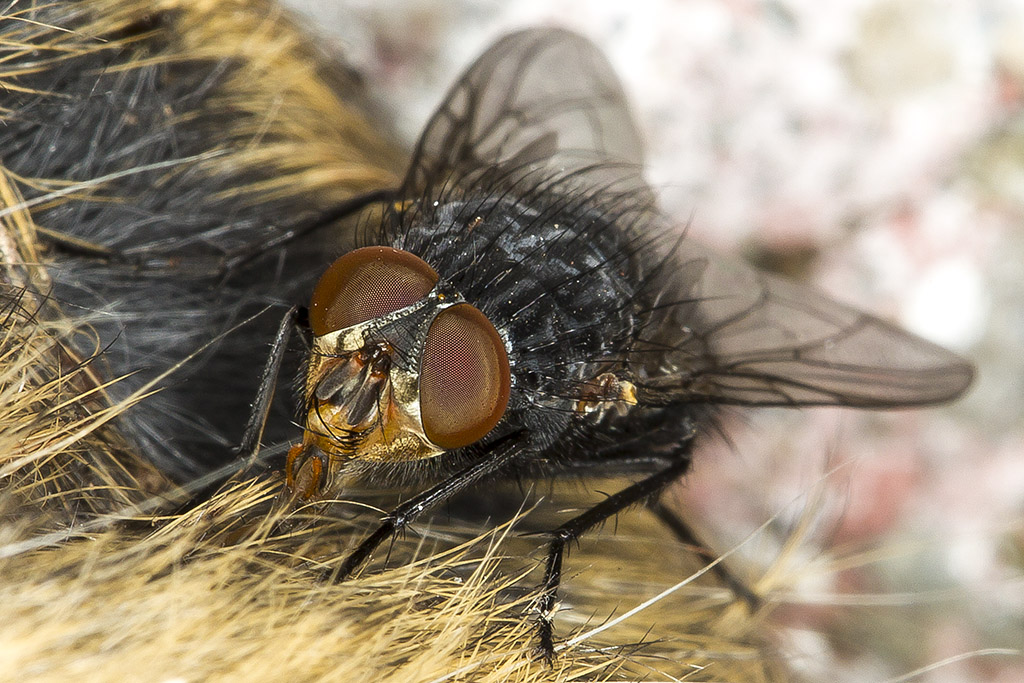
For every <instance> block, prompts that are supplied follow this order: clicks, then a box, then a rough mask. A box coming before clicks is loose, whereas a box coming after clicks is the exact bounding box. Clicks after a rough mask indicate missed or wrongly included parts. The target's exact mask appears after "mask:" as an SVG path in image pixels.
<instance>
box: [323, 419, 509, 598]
mask: <svg viewBox="0 0 1024 683" xmlns="http://www.w3.org/2000/svg"><path fill="white" fill-rule="evenodd" d="M521 435H522V433H521V432H513V433H512V434H508V435H506V436H503V437H501V438H500V439H498V440H496V441H495V442H494V443H492V444H490V447H489V448H488V451H487V452H486V453H485V454H484V455H483V457H481V459H479V460H478V461H476V462H474V463H473V464H472V465H470V466H469V467H467V468H466V469H464V470H462V471H461V472H458V473H456V474H454V475H452V476H451V477H449V478H447V479H445V480H444V481H442V482H441V483H440V484H437V485H436V486H434V487H433V488H430V489H428V490H426V491H424V492H423V493H420V494H419V495H417V496H415V497H413V498H410V499H409V500H407V501H405V502H404V503H402V504H401V505H399V506H398V507H397V508H395V509H394V510H392V511H391V513H390V514H388V516H387V517H385V518H384V520H383V521H382V522H381V524H380V526H378V527H377V529H376V530H375V531H374V532H373V533H372V534H370V535H369V536H367V537H366V538H365V539H364V540H363V542H362V543H360V544H359V545H358V546H357V547H356V549H355V550H353V551H352V552H351V553H350V554H349V556H348V557H346V558H345V561H344V562H342V564H341V566H340V567H339V568H338V569H337V570H336V572H335V573H334V575H333V578H334V580H336V581H344V580H345V579H347V578H348V577H349V576H350V575H351V574H352V572H354V571H355V570H356V569H357V568H358V567H359V566H360V565H361V564H362V563H363V562H365V561H366V560H367V559H368V558H369V557H370V555H372V554H373V551H374V550H376V549H377V547H378V546H379V545H380V544H381V543H383V542H384V541H385V540H387V539H389V538H392V537H393V536H394V535H395V534H397V533H399V532H400V531H402V530H403V529H404V528H405V527H407V526H408V525H409V524H411V523H412V522H413V521H414V520H416V518H417V517H419V516H420V515H422V514H423V513H424V512H426V511H428V510H430V509H431V508H433V507H435V506H436V505H438V504H440V503H443V502H444V501H446V500H448V499H449V498H451V497H452V496H454V495H455V494H457V493H458V492H459V491H462V490H463V489H465V488H466V487H468V486H470V485H471V484H474V483H476V482H477V481H479V480H481V479H483V478H485V477H486V476H488V475H490V474H493V473H494V472H496V471H497V470H499V469H501V468H502V467H503V466H505V465H507V464H508V463H509V462H510V461H511V460H513V459H514V458H515V457H516V456H517V455H519V454H520V453H521V452H522V450H521V448H520V447H519V445H520V444H519V440H520V436H521Z"/></svg>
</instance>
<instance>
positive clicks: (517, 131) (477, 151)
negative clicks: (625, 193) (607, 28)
mask: <svg viewBox="0 0 1024 683" xmlns="http://www.w3.org/2000/svg"><path fill="white" fill-rule="evenodd" d="M642 163H643V154H642V144H641V140H640V135H639V133H638V132H637V128H636V125H635V123H634V121H633V118H632V116H631V115H630V113H629V108H628V106H627V104H626V98H625V95H624V93H623V91H622V87H621V85H620V84H619V81H618V79H617V77H616V76H615V73H614V72H613V71H612V68H611V66H610V65H609V64H608V62H607V60H606V59H605V58H604V56H603V55H601V53H600V51H599V50H598V49H597V48H596V47H595V46H594V45H593V44H592V43H590V42H589V41H588V40H587V39H585V38H583V37H581V36H579V35H576V34H573V33H570V32H567V31H563V30H559V29H531V30H526V31H520V32H518V33H513V34H511V35H508V36H506V37H505V38H503V39H501V40H499V41H498V42H497V43H495V44H494V45H493V46H492V47H491V48H490V49H489V50H488V51H487V52H485V53H484V54H483V55H482V56H481V57H480V58H479V59H477V61H476V62H475V63H474V64H473V65H472V66H470V68H469V69H468V70H467V71H466V72H465V73H464V74H463V76H462V77H461V78H460V79H459V80H458V81H457V82H456V83H455V85H454V86H453V87H452V89H451V90H450V91H449V92H448V94H447V96H446V97H445V99H444V101H443V102H442V104H441V105H440V106H439V108H438V109H437V111H436V112H435V113H434V115H433V116H432V117H431V119H430V121H429V122H428V124H427V127H426V129H425V130H424V132H423V135H422V136H421V138H420V140H419V143H418V144H417V147H416V151H415V153H414V156H413V161H412V165H411V167H410V169H409V173H408V175H407V176H406V180H405V184H404V187H403V195H404V196H405V197H408V198H415V197H429V196H434V195H436V194H437V193H438V192H439V191H440V188H442V187H443V188H445V189H449V188H451V187H453V186H456V185H462V186H470V185H472V184H474V181H475V182H480V181H481V178H480V176H481V175H482V174H485V173H487V174H492V175H491V176H490V178H493V177H494V174H500V175H501V176H502V178H503V179H505V181H506V182H505V183H504V184H506V185H508V184H510V183H515V182H516V181H517V180H521V179H523V178H524V177H529V178H530V179H532V180H534V181H535V182H537V183H539V182H543V181H546V180H551V179H553V178H556V177H558V178H565V177H567V176H569V175H572V174H573V173H575V174H576V175H578V176H580V178H579V180H580V182H581V183H583V184H586V185H589V186H590V187H598V186H603V187H608V186H610V185H614V186H615V187H616V188H617V189H620V190H623V189H627V188H624V187H623V183H626V184H631V185H632V189H634V190H636V189H643V190H646V187H644V186H643V183H642V180H640V168H641V166H642ZM485 182H486V181H485Z"/></svg>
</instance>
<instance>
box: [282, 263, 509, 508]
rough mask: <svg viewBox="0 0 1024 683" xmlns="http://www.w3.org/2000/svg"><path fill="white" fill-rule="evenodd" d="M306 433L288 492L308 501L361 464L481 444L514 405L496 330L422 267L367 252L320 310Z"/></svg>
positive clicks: (337, 274) (338, 270)
mask: <svg viewBox="0 0 1024 683" xmlns="http://www.w3.org/2000/svg"><path fill="white" fill-rule="evenodd" d="M310 327H311V328H312V330H313V335H314V340H313V349H312V353H311V355H310V362H309V368H308V370H307V374H306V387H305V406H306V414H305V430H304V433H303V440H302V443H301V444H299V445H297V446H294V447H293V448H292V449H291V450H290V451H289V453H288V461H287V465H286V474H287V478H288V483H289V485H290V486H291V487H292V489H293V490H295V491H296V492H297V493H298V494H299V495H301V496H302V497H305V498H313V497H316V496H319V495H321V494H323V493H324V492H325V490H329V489H330V488H331V487H332V482H333V481H334V480H335V479H336V477H337V475H338V473H339V471H340V470H341V469H342V468H343V466H344V465H345V463H347V462H350V461H353V460H363V461H385V462H388V461H390V462H400V461H410V460H421V459H424V458H431V457H434V456H437V455H440V454H441V453H444V452H445V451H448V450H453V449H456V448H462V447H464V446H468V445H470V444H473V443H475V442H477V441H479V440H480V439H482V438H483V437H484V436H486V435H487V434H488V433H489V432H490V431H491V430H492V429H493V428H494V426H495V425H496V424H497V423H498V421H499V420H500V419H501V417H502V415H503V414H504V412H505V408H506V406H507V405H508V398H509V392H510V387H511V378H510V370H509V362H508V354H507V352H506V350H505V345H504V342H503V340H502V338H501V336H500V335H499V334H498V332H497V330H496V329H495V327H494V325H493V324H492V323H491V322H490V320H488V319H487V317H486V316H485V315H484V314H483V313H481V312H480V311H479V310H478V309H477V308H475V307H474V306H472V305H470V304H468V303H466V302H465V301H464V300H463V299H462V297H461V295H459V294H458V293H457V292H454V291H451V290H450V288H445V287H444V285H443V284H439V278H438V275H437V273H436V272H434V270H433V269H432V268H431V267H430V266H429V265H427V264H426V263H425V262H424V261H423V260H422V259H420V258H419V257H417V256H415V255H413V254H410V253H409V252H405V251H400V250H398V249H393V248H391V247H366V248H363V249H357V250H355V251H352V252H349V253H348V254H345V255H344V256H342V257H341V258H339V259H338V260H337V261H335V262H334V264H332V265H331V266H330V267H329V268H328V269H327V271H326V272H325V273H324V275H323V276H322V277H321V279H320V282H319V283H318V284H317V287H316V289H315V290H314V293H313V298H312V302H311V305H310Z"/></svg>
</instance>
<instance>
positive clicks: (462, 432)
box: [420, 304, 511, 449]
mask: <svg viewBox="0 0 1024 683" xmlns="http://www.w3.org/2000/svg"><path fill="white" fill-rule="evenodd" d="M510 386H511V381H510V378H509V365H508V354H507V353H506V352H505V345H504V343H503V342H502V339H501V337H500V336H499V335H498V331H497V330H496V329H494V325H492V324H491V321H490V320H488V319H487V316H485V315H484V314H483V313H481V312H480V311H479V310H478V309H477V308H475V307H473V306H471V305H469V304H459V305H457V306H452V307H451V308H448V309H445V310H444V311H442V312H441V313H439V314H438V316H437V318H435V319H434V322H433V323H432V324H431V325H430V330H429V332H428V333H427V343H426V347H425V348H424V350H423V358H422V360H421V364H420V410H421V414H422V418H423V429H424V432H425V433H426V435H427V438H429V439H430V440H431V441H433V442H434V443H435V444H437V445H438V446H440V447H441V448H445V449H452V448H461V447H462V446H468V445H469V444H471V443H474V442H476V441H479V440H480V439H482V438H483V437H484V436H486V435H487V433H488V432H489V431H491V429H493V428H494V425H496V424H498V420H500V419H501V416H502V415H503V414H504V412H505V407H506V406H507V405H508V396H509V390H510Z"/></svg>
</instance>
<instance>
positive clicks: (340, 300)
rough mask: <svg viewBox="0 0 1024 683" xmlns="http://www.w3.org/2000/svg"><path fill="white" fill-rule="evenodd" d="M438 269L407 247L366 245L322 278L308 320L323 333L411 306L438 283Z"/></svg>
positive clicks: (317, 330) (331, 266)
mask: <svg viewBox="0 0 1024 683" xmlns="http://www.w3.org/2000/svg"><path fill="white" fill-rule="evenodd" d="M437 279H438V278H437V273H436V272H434V269H433V268H431V267H430V266H428V265H427V263H426V262H425V261H424V260H423V259H421V258H419V257H418V256H414V255H413V254H410V253H409V252H407V251H401V250H399V249H393V248H392V247H363V248H362V249H356V250H355V251H350V252H349V253H347V254H345V255H344V256H342V257H341V258H339V259H338V260H337V261H335V262H334V263H332V264H331V265H330V267H328V268H327V270H326V271H325V272H324V274H323V275H322V276H321V277H320V281H319V282H318V283H317V285H316V289H314V290H313V299H312V301H311V302H310V305H309V323H310V327H312V328H313V334H315V335H316V336H318V337H320V336H323V335H325V334H328V333H330V332H334V331H335V330H341V329H344V328H346V327H351V326H352V325H356V324H358V323H362V322H366V321H367V320H372V319H374V318H378V317H380V316H382V315H386V314H388V313H394V312H395V311H397V310H398V309H400V308H405V307H406V306H410V305H412V304H414V303H416V302H417V301H419V300H420V299H422V298H423V297H425V296H426V295H427V294H428V293H430V290H431V289H433V288H434V285H435V284H437Z"/></svg>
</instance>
